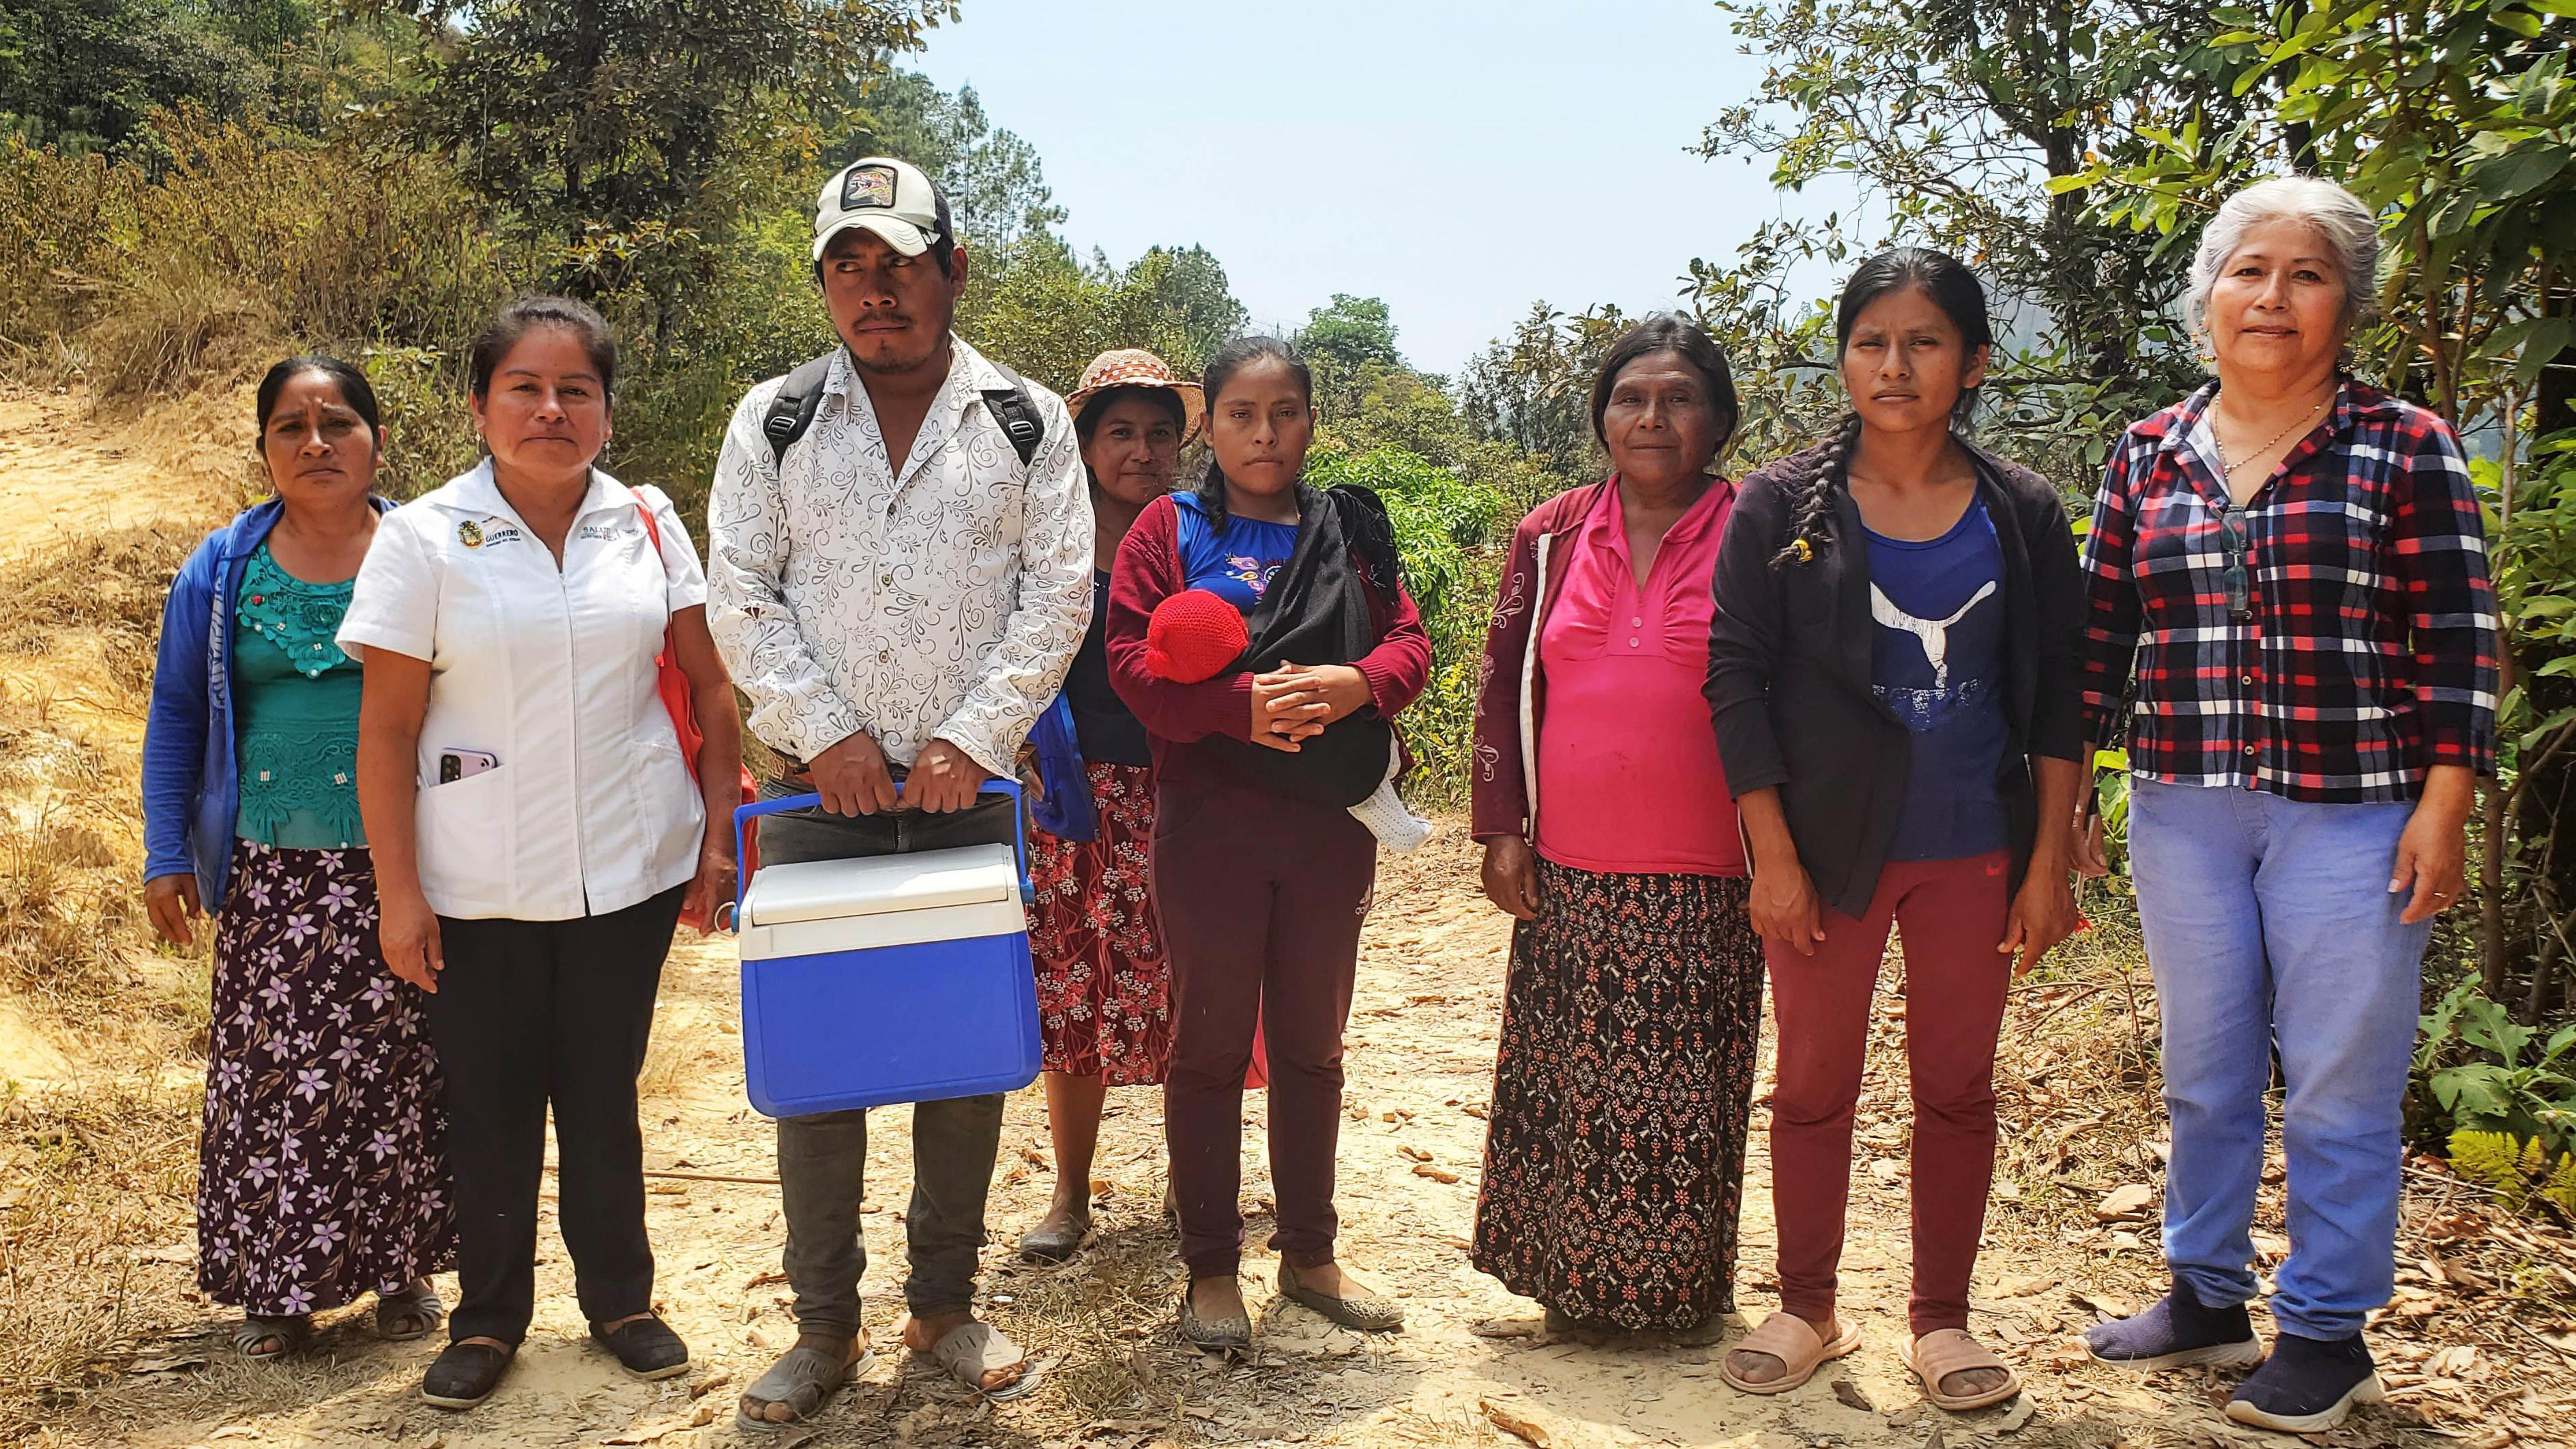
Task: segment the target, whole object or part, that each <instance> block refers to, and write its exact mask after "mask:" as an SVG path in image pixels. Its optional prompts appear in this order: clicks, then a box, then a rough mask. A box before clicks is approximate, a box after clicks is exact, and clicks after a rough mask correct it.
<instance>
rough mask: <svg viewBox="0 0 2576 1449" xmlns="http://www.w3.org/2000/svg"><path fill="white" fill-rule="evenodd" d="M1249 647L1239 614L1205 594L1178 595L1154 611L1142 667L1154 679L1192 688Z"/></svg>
mask: <svg viewBox="0 0 2576 1449" xmlns="http://www.w3.org/2000/svg"><path fill="white" fill-rule="evenodd" d="M1251 645H1252V638H1251V636H1250V635H1248V634H1246V633H1245V632H1244V629H1243V611H1242V610H1240V609H1237V608H1236V607H1235V606H1234V605H1232V604H1229V603H1227V602H1226V601H1225V600H1223V599H1221V598H1219V597H1217V596H1216V595H1215V594H1212V593H1209V592H1208V591H1207V590H1205V589H1183V590H1182V591H1181V592H1179V593H1177V594H1174V595H1172V596H1171V597H1170V598H1168V599H1165V600H1164V601H1163V602H1161V603H1159V604H1157V605H1155V606H1154V617H1153V619H1152V620H1151V621H1150V622H1148V623H1147V624H1146V625H1145V667H1146V668H1147V669H1149V670H1151V671H1153V674H1154V677H1155V678H1157V679H1168V680H1171V681H1172V682H1173V683H1175V684H1196V683H1198V682H1199V681H1201V680H1203V679H1214V678H1215V677H1216V676H1217V675H1219V674H1221V673H1223V672H1224V671H1225V667H1226V666H1227V665H1229V664H1232V663H1233V662H1234V661H1235V660H1237V659H1239V658H1241V657H1242V656H1243V651H1244V650H1245V649H1247V648H1250V647H1251Z"/></svg>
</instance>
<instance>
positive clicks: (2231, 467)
mask: <svg viewBox="0 0 2576 1449" xmlns="http://www.w3.org/2000/svg"><path fill="white" fill-rule="evenodd" d="M2325 410H2326V405H2325V403H2324V402H2322V401H2321V402H2319V403H2318V404H2317V405H2316V406H2315V407H2312V408H2310V409H2308V411H2307V414H2306V415H2305V416H2304V417H2301V418H2300V419H2299V420H2298V421H2297V422H2294V423H2292V424H2290V426H2288V427H2286V428H2283V429H2282V430H2281V431H2279V432H2277V433H2274V434H2273V435H2272V437H2271V439H2270V441H2268V442H2266V443H2264V444H2263V446H2261V447H2259V448H2256V449H2255V450H2254V451H2253V452H2251V453H2248V454H2246V455H2245V456H2244V458H2243V459H2241V460H2240V461H2237V462H2234V463H2230V462H2228V461H2227V444H2226V443H2225V442H2223V441H2221V440H2220V439H2219V436H2218V429H2217V427H2215V426H2214V425H2213V426H2212V427H2211V428H2210V430H2209V442H2210V446H2212V447H2214V448H2216V449H2218V466H2219V468H2220V469H2221V470H2222V471H2223V473H2224V475H2225V477H2226V479H2227V481H2228V482H2229V483H2230V484H2233V483H2234V482H2235V481H2236V470H2237V469H2239V468H2242V467H2244V466H2245V465H2246V464H2247V463H2251V462H2253V461H2254V460H2255V459H2257V458H2260V457H2262V456H2263V455H2264V454H2266V453H2268V452H2270V451H2272V449H2273V448H2274V447H2275V446H2277V445H2278V444H2279V443H2280V441H2281V440H2282V439H2283V438H2286V437H2288V436H2289V435H2290V434H2291V433H2293V432H2295V431H2296V430H2298V429H2299V428H2301V427H2303V426H2305V425H2307V424H2308V423H2310V422H2313V421H2314V420H2315V419H2316V416H2317V414H2319V413H2321V412H2324V411H2325Z"/></svg>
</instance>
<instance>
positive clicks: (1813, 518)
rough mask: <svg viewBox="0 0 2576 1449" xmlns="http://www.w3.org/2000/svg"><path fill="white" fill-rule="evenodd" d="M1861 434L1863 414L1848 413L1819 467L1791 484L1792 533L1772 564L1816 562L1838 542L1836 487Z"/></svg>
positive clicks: (1838, 426)
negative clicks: (1832, 544) (1827, 547)
mask: <svg viewBox="0 0 2576 1449" xmlns="http://www.w3.org/2000/svg"><path fill="white" fill-rule="evenodd" d="M1859 434H1860V415H1859V414H1858V413H1847V414H1845V415H1844V417H1843V420H1842V421H1841V422H1840V423H1838V424H1836V425H1835V426H1834V432H1833V436H1832V437H1830V438H1827V439H1826V440H1825V448H1824V451H1823V452H1822V453H1821V454H1819V455H1818V456H1817V458H1816V465H1815V467H1813V468H1811V469H1809V470H1808V471H1807V472H1806V473H1805V474H1804V475H1803V476H1801V477H1799V478H1797V479H1796V480H1794V481H1793V482H1791V483H1790V484H1789V485H1788V486H1787V489H1786V491H1787V492H1788V495H1789V508H1790V523H1789V526H1790V529H1791V533H1790V536H1789V542H1788V544H1787V546H1785V547H1783V548H1782V549H1781V550H1780V551H1779V552H1778V553H1776V554H1773V555H1772V556H1771V567H1773V568H1775V569H1777V568H1786V567H1788V566H1789V565H1791V564H1810V563H1813V562H1815V561H1816V557H1817V555H1819V554H1820V553H1822V552H1823V551H1824V549H1825V547H1826V546H1827V545H1829V544H1831V543H1832V542H1833V541H1834V490H1835V489H1836V488H1837V487H1839V486H1840V485H1841V483H1842V481H1843V471H1844V468H1845V466H1846V464H1847V462H1848V460H1849V458H1850V456H1851V446H1852V443H1853V441H1854V440H1855V439H1856V438H1858V436H1859Z"/></svg>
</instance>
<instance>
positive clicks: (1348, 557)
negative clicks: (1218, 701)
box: [1208, 483, 1403, 808]
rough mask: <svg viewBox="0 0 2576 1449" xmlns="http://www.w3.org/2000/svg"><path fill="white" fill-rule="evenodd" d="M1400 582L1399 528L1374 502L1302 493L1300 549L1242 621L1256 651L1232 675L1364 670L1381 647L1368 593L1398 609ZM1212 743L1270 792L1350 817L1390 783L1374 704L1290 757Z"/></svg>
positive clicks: (1358, 494) (1231, 742)
mask: <svg viewBox="0 0 2576 1449" xmlns="http://www.w3.org/2000/svg"><path fill="white" fill-rule="evenodd" d="M1355 562H1356V565H1357V566H1356V567H1354V563H1355ZM1402 578H1403V575H1402V571H1401V568H1400V566H1399V564H1398V562H1397V558H1396V550H1395V528H1394V525H1393V524H1392V523H1391V522H1390V521H1389V520H1388V518H1387V514H1386V504H1385V503H1383V502H1382V501H1380V500H1379V498H1378V496H1377V495H1376V494H1375V493H1372V492H1370V491H1369V490H1368V489H1366V488H1360V487H1355V486H1351V485H1347V484H1346V485H1344V486H1342V487H1339V488H1335V489H1333V490H1332V491H1331V492H1329V493H1324V492H1318V491H1316V490H1315V489H1313V488H1309V487H1307V486H1306V485H1305V484H1303V483H1300V484H1298V485H1297V547H1296V548H1295V550H1294V551H1293V552H1291V553H1290V554H1289V555H1288V561H1287V562H1286V563H1284V564H1282V565H1280V566H1279V572H1278V573H1277V574H1275V575H1273V576H1272V578H1271V580H1270V586H1269V588H1268V589H1266V590H1264V591H1263V593H1262V595H1261V603H1260V605H1259V607H1257V608H1255V609H1254V610H1253V611H1252V617H1251V618H1250V619H1248V620H1246V621H1245V628H1246V631H1247V632H1248V633H1249V634H1250V635H1251V636H1252V643H1251V646H1250V647H1249V648H1247V649H1245V650H1244V652H1243V657H1242V658H1240V659H1238V660H1236V661H1235V664H1234V667H1235V668H1236V669H1238V670H1244V669H1248V670H1252V671H1254V672H1256V673H1257V672H1260V671H1262V670H1268V669H1276V668H1278V667H1279V665H1280V663H1281V661H1283V660H1285V661H1291V662H1294V663H1297V664H1356V663H1358V662H1359V661H1360V660H1361V659H1362V658H1363V657H1365V656H1366V655H1367V654H1368V652H1369V651H1370V650H1372V649H1374V648H1376V647H1377V644H1378V634H1377V625H1376V622H1375V620H1374V619H1372V618H1371V617H1370V614H1369V598H1368V590H1369V588H1372V587H1373V588H1375V589H1376V590H1377V591H1378V593H1379V595H1380V596H1381V597H1383V598H1385V599H1388V600H1390V601H1391V600H1393V599H1394V598H1395V596H1396V591H1397V589H1399V588H1400V587H1401V586H1402ZM1364 580H1365V582H1363V581H1364ZM1208 743H1209V744H1210V745H1212V746H1214V747H1216V749H1217V750H1218V752H1219V753H1220V754H1222V755H1223V756H1224V757H1225V758H1226V759H1227V761H1228V762H1229V763H1231V764H1232V765H1233V766H1234V767H1235V768H1236V769H1237V770H1239V771H1240V772H1242V773H1243V774H1244V775H1245V776H1246V777H1248V778H1249V779H1251V780H1252V781H1253V782H1254V783H1256V784H1258V785H1260V786H1261V787H1262V788H1264V789H1267V790H1270V791H1272V792H1274V793H1277V794H1281V795H1287V796H1291V797H1294V798H1297V799H1303V800H1315V801H1319V802H1321V803H1324V804H1328V805H1338V806H1343V807H1345V808H1347V807H1349V806H1352V805H1357V804H1358V803H1360V802H1361V801H1362V800H1365V799H1367V798H1368V797H1369V796H1370V794H1371V793H1373V792H1374V791H1375V790H1376V789H1377V787H1378V785H1379V784H1380V782H1382V781H1384V780H1385V779H1386V771H1387V763H1388V761H1389V759H1390V758H1391V757H1392V754H1393V750H1394V746H1395V727H1394V726H1393V725H1391V724H1389V723H1388V722H1387V721H1386V719H1385V718H1384V717H1383V716H1381V715H1380V714H1379V713H1378V712H1377V706H1376V705H1374V704H1365V705H1362V706H1360V707H1359V708H1358V709H1357V710H1354V711H1353V712H1351V713H1350V714H1347V715H1344V716H1343V717H1342V718H1340V719H1337V720H1335V721H1333V722H1332V723H1331V724H1329V725H1326V726H1325V727H1324V732H1323V733H1322V734H1319V735H1315V736H1312V737H1311V738H1309V739H1307V740H1305V741H1304V742H1303V743H1302V744H1301V745H1300V747H1299V749H1298V751H1297V753H1295V754H1293V755H1292V754H1288V753H1286V752H1284V751H1280V750H1274V749H1271V748H1269V747H1268V746H1266V745H1256V744H1250V743H1247V742H1245V741H1242V740H1235V739H1227V738H1223V737H1217V738H1213V739H1211V740H1209V741H1208Z"/></svg>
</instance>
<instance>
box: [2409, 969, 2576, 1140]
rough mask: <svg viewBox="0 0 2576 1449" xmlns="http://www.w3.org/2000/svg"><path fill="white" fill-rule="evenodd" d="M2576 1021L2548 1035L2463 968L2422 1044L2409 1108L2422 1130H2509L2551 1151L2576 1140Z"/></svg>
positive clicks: (2435, 1135) (2426, 1133) (2436, 1133)
mask: <svg viewBox="0 0 2576 1449" xmlns="http://www.w3.org/2000/svg"><path fill="white" fill-rule="evenodd" d="M2571 1052H2576V1024H2570V1025H2567V1026H2562V1027H2560V1028H2558V1029H2557V1030H2556V1031H2555V1032H2552V1033H2550V1034H2549V1035H2548V1036H2547V1037H2546V1038H2544V1037H2543V1036H2542V1035H2541V1032H2540V1030H2539V1029H2538V1028H2536V1027H2529V1026H2525V1025H2523V1024H2522V1023H2520V1022H2518V1021H2515V1020H2514V1019H2513V1014H2512V1013H2511V1012H2509V1011H2508V1010H2506V1009H2505V1007H2504V1006H2502V1005H2501V1004H2499V1003H2497V1002H2495V1001H2493V1000H2490V999H2489V998H2488V996H2487V994H2486V992H2485V990H2484V989H2483V987H2482V985H2481V983H2480V981H2479V978H2478V977H2477V976H2475V975H2469V976H2464V977H2462V978H2461V979H2460V982H2459V984H2458V985H2456V986H2453V987H2452V988H2451V989H2450V991H2449V993H2448V994H2446V995H2444V996H2443V997H2442V999H2441V1001H2440V1002H2438V1003H2437V1004H2436V1005H2435V1006H2434V1007H2433V1009H2432V1010H2431V1011H2428V1012H2426V1013H2424V1018H2423V1037H2422V1039H2421V1041H2420V1042H2419V1044H2418V1045H2417V1046H2416V1049H2415V1060H2414V1065H2413V1073H2412V1077H2411V1079H2410V1082H2409V1088H2410V1091H2409V1097H2410V1099H2411V1100H2410V1101H2409V1104H2408V1106H2409V1116H2410V1118H2411V1119H2412V1120H2413V1122H2414V1124H2415V1126H2416V1128H2417V1135H2418V1136H2419V1137H2420V1138H2426V1139H2430V1140H2434V1141H2447V1140H2449V1138H2450V1137H2451V1135H2452V1134H2453V1133H2456V1132H2460V1131H2463V1130H2466V1131H2473V1132H2509V1133H2511V1134H2513V1135H2514V1136H2515V1137H2516V1138H2518V1139H2533V1140H2536V1141H2537V1142H2539V1143H2541V1144H2543V1146H2544V1148H2545V1150H2546V1152H2547V1153H2549V1154H2553V1155H2554V1154H2557V1153H2561V1152H2565V1151H2568V1150H2570V1149H2571V1148H2576V1077H2571V1076H2569V1074H2568V1073H2569V1069H2570V1068H2571V1067H2576V1057H2571V1055H2570V1054H2571Z"/></svg>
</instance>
